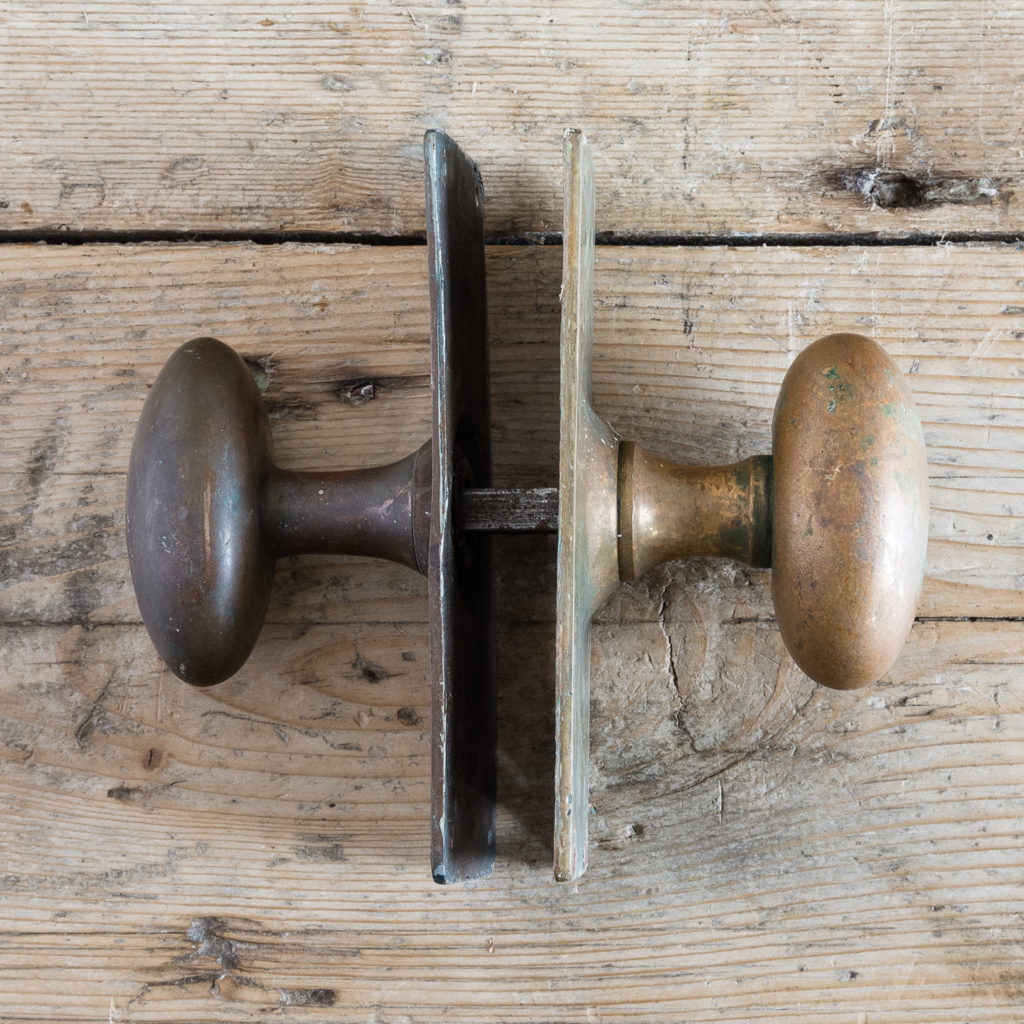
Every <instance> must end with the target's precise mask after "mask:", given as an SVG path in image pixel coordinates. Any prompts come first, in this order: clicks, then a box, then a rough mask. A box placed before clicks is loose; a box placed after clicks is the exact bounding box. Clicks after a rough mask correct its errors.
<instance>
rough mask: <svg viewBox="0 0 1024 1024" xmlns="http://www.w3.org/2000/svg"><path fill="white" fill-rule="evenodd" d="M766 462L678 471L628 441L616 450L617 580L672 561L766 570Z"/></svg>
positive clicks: (768, 489) (768, 485)
mask: <svg viewBox="0 0 1024 1024" xmlns="http://www.w3.org/2000/svg"><path fill="white" fill-rule="evenodd" d="M771 474H772V460H771V457H770V456H767V455H754V456H751V458H749V459H744V460H743V461H742V462H736V463H733V464H732V465H731V466H680V465H678V464H677V463H674V462H669V461H668V460H666V459H663V458H662V457H661V456H659V455H656V454H654V453H653V452H649V451H647V450H646V449H645V448H642V447H641V446H640V445H638V444H635V443H634V442H632V441H623V442H622V443H621V445H620V446H619V578H620V579H623V580H632V579H636V578H637V577H638V576H642V575H643V574H644V573H645V572H646V571H647V570H648V569H650V568H652V567H653V566H655V565H657V564H658V563H659V562H665V561H668V560H669V559H672V558H692V557H695V556H698V555H721V556H724V557H726V558H734V559H736V560H737V561H740V562H746V563H747V564H748V565H753V566H757V567H763V568H767V567H768V566H769V565H771V558H772V548H771V536H772V534H771V522H772V517H771Z"/></svg>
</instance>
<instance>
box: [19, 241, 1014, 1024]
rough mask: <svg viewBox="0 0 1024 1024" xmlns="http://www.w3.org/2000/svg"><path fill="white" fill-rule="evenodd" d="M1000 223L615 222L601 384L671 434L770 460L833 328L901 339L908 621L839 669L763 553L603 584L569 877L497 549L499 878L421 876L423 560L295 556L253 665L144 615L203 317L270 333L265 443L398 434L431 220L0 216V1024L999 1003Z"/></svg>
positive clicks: (414, 419)
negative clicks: (800, 650)
mask: <svg viewBox="0 0 1024 1024" xmlns="http://www.w3.org/2000/svg"><path fill="white" fill-rule="evenodd" d="M1021 258H1022V257H1021V254H1020V253H1018V252H1017V251H1016V249H1015V248H1014V247H1011V246H988V247H983V248H967V247H944V248H930V249H909V250H903V251H893V250H853V249H842V248H840V249H806V250H803V249H801V250H761V251H757V250H728V249H721V248H719V249H709V250H692V249H665V250H662V249H657V250H654V249H650V248H632V249H630V248H626V249H612V250H608V249H605V250H599V259H598V268H597V287H598V309H597V313H596V324H597V333H598V339H599V341H598V351H597V354H598V360H597V364H596V366H595V384H596V394H597V401H598V404H599V407H600V409H601V411H602V413H603V414H605V415H607V416H609V418H610V419H611V420H612V421H613V422H614V423H615V425H616V427H617V428H618V429H620V430H622V431H627V432H629V433H631V434H633V435H635V436H636V437H637V438H638V439H639V440H641V441H643V442H644V443H645V444H648V445H651V446H654V447H659V448H661V449H662V450H665V451H667V452H672V453H673V454H676V455H678V456H679V457H681V458H692V459H693V460H695V461H700V462H709V461H712V460H718V459H732V458H734V457H736V456H737V455H745V454H749V453H750V452H752V451H756V450H759V449H762V448H763V447H764V446H765V445H766V444H767V443H768V437H769V432H770V427H769V423H770V410H771V405H772V402H773V401H774V394H775V390H776V389H777V387H778V383H779V381H780V380H781V377H782V373H783V372H784V370H785V367H786V366H787V365H788V362H789V361H790V360H791V359H792V357H793V355H794V354H795V352H796V351H798V350H799V348H800V347H801V346H802V345H803V343H804V342H805V341H809V340H810V339H811V338H812V337H813V336H815V335H817V334H821V333H825V332H827V331H831V330H835V329H839V328H841V327H851V326H852V327H854V328H855V329H859V330H862V331H866V332H869V333H872V334H873V335H874V336H875V337H877V338H878V339H879V340H880V341H882V343H883V344H885V345H886V346H887V347H888V348H889V349H890V350H891V351H892V352H893V354H894V356H895V358H896V360H897V362H898V363H899V364H900V365H901V366H902V367H903V368H904V369H905V370H907V371H913V372H912V378H911V382H912V386H913V389H914V393H915V396H916V397H917V399H918V402H919V405H920V408H921V412H922V417H923V419H924V421H925V429H926V438H927V441H928V444H929V447H930V456H931V466H932V482H933V485H934V489H933V495H932V500H933V503H934V512H933V517H932V538H933V540H932V545H931V548H930V556H929V569H928V572H929V578H928V581H927V585H926V593H925V601H924V606H923V609H922V611H923V613H924V616H925V618H923V619H922V620H921V621H919V622H918V623H917V625H915V627H914V630H913V633H912V636H911V640H910V643H909V646H908V648H907V650H906V651H905V652H904V654H903V655H902V656H901V658H900V659H899V661H898V662H897V664H896V666H895V668H894V669H893V671H892V672H891V673H890V675H889V676H888V677H887V678H886V679H884V680H883V681H882V682H881V683H880V684H879V685H878V686H876V687H875V688H873V689H872V690H870V691H869V692H867V693H860V694H843V693H832V692H828V691H824V690H821V689H818V688H815V687H813V686H812V684H810V683H809V681H808V680H807V679H806V678H805V677H804V676H803V675H802V674H801V673H799V671H797V670H796V669H795V668H794V666H793V664H792V662H791V661H790V660H789V659H788V657H787V656H786V654H785V651H784V649H783V647H782V644H781V640H780V638H779V635H778V632H777V630H776V629H775V627H774V624H773V622H772V621H771V615H772V612H771V603H770V592H769V587H768V580H767V576H766V575H765V574H764V573H759V572H756V571H753V570H746V569H741V568H735V567H733V568H730V567H728V566H725V565H724V564H721V563H716V564H713V563H711V562H707V561H697V562H694V563H691V564H678V565H672V566H667V567H662V568H660V569H658V570H656V571H655V572H653V573H651V574H649V575H648V576H647V577H645V578H644V579H642V580H641V581H639V582H638V583H636V584H633V585H630V586H624V587H622V588H621V589H620V590H619V592H618V593H617V594H616V595H615V597H614V598H613V600H612V601H611V602H610V603H609V604H608V605H607V606H606V607H605V608H604V609H603V610H602V611H601V612H600V613H599V615H598V616H597V618H596V620H595V625H594V643H593V698H594V701H593V708H592V748H593V750H592V797H591V799H592V803H593V814H592V821H591V829H590V831H591V836H592V843H591V855H590V859H591V865H590V869H589V871H588V874H587V876H586V878H585V880H584V881H583V883H582V884H581V885H579V886H578V887H576V888H571V887H570V888H566V887H562V886H557V885H556V884H555V883H554V882H553V881H551V877H550V864H551V822H552V817H553V793H552V778H553V770H554V724H553V707H552V692H553V659H552V652H553V649H554V624H553V611H554V603H553V601H554V570H553V565H554V547H553V543H552V538H550V537H535V536H526V537H509V538H498V539H497V542H496V549H497V550H496V563H497V567H498V586H497V593H498V598H499V608H498V616H499V622H500V623H501V627H500V631H499V636H498V663H499V693H500V711H499V714H500V729H499V801H500V809H499V821H498V851H497V858H498V859H497V865H496V871H495V875H494V877H493V878H492V879H490V880H487V881H482V882H477V883H472V884H469V885H466V886H462V887H450V888H446V889H439V888H438V887H436V886H434V884H433V883H432V882H431V881H430V878H429V825H428V805H429V774H430V768H429V765H430V753H429V728H428V724H427V723H428V714H427V712H428V707H429V687H428V682H427V664H428V650H427V644H428V630H427V623H426V594H425V587H424V584H423V581H422V579H421V578H420V577H418V576H417V575H416V574H415V573H412V572H409V571H408V570H403V569H401V568H400V567H391V566H387V565H383V564H380V563H369V562H365V561H356V560H346V559H340V558H312V557H309V558H302V559H297V560H295V561H291V562H287V563H284V564H282V565H281V567H280V569H279V573H278V579H277V584H278V585H277V589H276V591H275V595H274V598H273V601H272V605H271V608H270V611H269V614H268V624H267V626H266V629H265V631H264V635H263V637H262V638H261V641H260V643H259V644H258V645H257V648H256V651H255V652H254V654H253V656H252V658H251V659H250V661H249V662H248V663H247V665H246V666H245V668H244V669H243V670H242V672H241V673H239V675H238V676H237V677H236V678H235V679H233V680H231V681H229V682H227V683H225V684H222V685H221V686H219V687H216V688H214V689H212V690H194V689H190V688H188V687H187V686H185V685H184V684H181V683H179V682H178V681H177V680H175V679H173V678H172V677H171V676H170V674H169V673H168V672H167V671H166V670H165V669H163V667H162V666H161V665H160V663H159V661H158V660H157V658H156V656H155V654H154V653H153V652H152V649H151V647H150V644H149V642H148V638H147V637H146V634H145V631H144V629H143V628H142V626H141V625H140V624H139V622H138V617H137V612H136V610H135V607H134V600H133V598H132V596H131V593H130V588H129V585H128V583H127V566H126V562H125V556H124V542H123V517H122V513H121V500H122V495H123V486H124V472H125V469H126V466H127V457H128V451H129V448H130V443H131V434H132V429H133V424H134V419H135V417H136V416H137V414H138V410H139V409H140V408H141V404H142V401H143V398H144V395H145V392H146V388H147V385H148V382H149V381H151V380H152V378H153V376H154V375H155V373H156V370H157V368H158V367H159V365H160V363H161V362H162V361H163V360H164V358H165V357H166V355H167V354H168V352H169V351H170V350H171V349H173V347H174V346H175V345H176V344H177V343H178V342H179V341H180V340H183V339H185V338H187V337H190V336H192V335H194V334H200V333H214V334H219V335H221V336H223V337H224V338H225V339H226V340H229V341H231V342H232V343H234V344H236V345H238V346H239V347H240V348H241V349H242V351H243V352H244V353H245V354H246V355H247V356H249V357H250V358H252V359H253V360H254V362H255V366H254V370H255V371H256V372H257V373H260V374H262V378H261V379H262V380H264V381H265V383H266V390H265V395H266V398H267V401H268V402H269V403H270V405H271V409H272V411H273V413H274V417H275V422H274V430H275V437H276V439H277V442H278V451H279V456H280V458H281V460H282V462H284V463H285V464H287V465H292V466H297V467H298V466H303V467H310V466H315V465H319V464H322V463H324V462H325V461H330V462H332V463H333V464H337V465H339V466H341V465H354V464H360V465H366V464H369V463H372V462H375V461H380V460H383V459H385V458H393V457H396V456H398V455H401V454H403V453H404V452H406V451H408V450H410V449H411V448H412V447H413V446H414V445H416V444H418V443H419V441H420V439H421V438H422V437H423V436H425V433H426V425H427V423H428V419H429V390H428V388H429V385H428V381H427V379H426V374H427V370H426V368H427V366H428V365H429V353H428V340H427V339H428V336H429V309H428V303H427V298H426V267H425V262H426V261H425V251H424V249H423V248H422V247H407V248H406V247H397V248H388V249H386V250H381V249H376V248H374V249H370V250H367V249H360V248H347V247H332V246H281V247H278V246H274V247H256V246H243V245H221V246H182V247H167V246H126V247H112V246H91V247H67V248H55V247H49V248H47V247H34V246H33V247H6V248H0V321H2V323H3V325H4V335H3V344H2V347H0V375H2V377H0V434H2V436H3V438H4V443H3V445H0V516H2V519H0V523H2V525H3V530H4V532H3V540H2V545H0V664H2V665H4V668H3V670H2V671H0V813H2V816H3V821H4V823H5V824H4V828H3V829H2V830H0V922H2V923H0V1016H6V1017H8V1018H11V1019H15V1020H36V1021H44V1020H52V1019H62V1020H80V1021H89V1022H92V1021H110V1020H115V1021H116V1020H124V1021H161V1020H180V1019H199V1020H211V1021H241V1020H251V1019H252V1014H253V1013H254V1012H256V1013H262V1014H271V1013H273V1014H277V1015H280V1016H281V1017H282V1019H296V1020H302V1019H307V1018H308V1019H317V1020H331V1021H339V1022H342V1021H362V1020H366V1019H375V1018H376V1019H378V1020H397V1019H401V1018H402V1017H405V1018H408V1019H411V1020H434V1019H440V1018H442V1017H444V1018H447V1019H455V1020H466V1021H470V1020H472V1021H480V1020H484V1021H486V1020H522V1021H535V1020H538V1019H542V1020H552V1021H555V1020H558V1021H563V1020H564V1021H577V1020H581V1019H585V1018H586V1019H593V1020H598V1021H600V1020H610V1021H627V1020H637V1021H641V1020H642V1021H652V1020H653V1021H677V1020H686V1019H712V1018H713V1019H721V1020H727V1021H729V1020H733V1021H737V1022H739V1021H749V1020H758V1021H766V1022H769V1024H771V1022H783V1021H785V1022H787V1024H794V1022H796V1024H799V1022H803V1021H806V1022H808V1024H809V1022H811V1021H814V1022H815V1024H818V1022H822V1021H825V1022H830V1024H831V1022H835V1024H840V1022H843V1021H849V1020H858V1019H864V1020H866V1021H870V1022H872V1024H873V1022H876V1021H883V1022H890V1024H897V1022H899V1024H906V1022H921V1024H925V1022H929V1024H931V1022H935V1021H939V1022H942V1021H946V1022H960V1021H963V1020H964V1019H970V1020H971V1021H979V1022H1002V1021H1006V1022H1009V1021H1016V1020H1017V1019H1018V1018H1019V1010H1020V1000H1021V996H1022V989H1021V982H1020V974H1019V964H1018V960H1019V948H1020V943H1021V942H1022V941H1024V929H1022V928H1021V924H1020V922H1021V920H1022V919H1024V897H1022V894H1021V887H1020V877H1021V870H1022V866H1024V865H1022V862H1021V854H1020V851H1021V849H1022V847H1024V843H1022V838H1024V837H1022V831H1024V830H1022V826H1021V822H1022V821H1024V798H1022V796H1021V794H1022V792H1024V785H1022V783H1024V778H1022V768H1021V764H1020V762H1021V757H1020V751H1021V749H1022V743H1024V686H1022V683H1021V680H1022V675H1021V664H1022V661H1024V626H1022V624H1021V623H1020V622H1019V621H1007V617H1008V616H1020V615H1022V614H1024V611H1022V604H1021V597H1020V593H1021V586H1020V579H1019V574H1020V571H1021V570H1020V568H1019V566H1020V549H1021V547H1022V546H1024V536H1022V527H1021V525H1020V523H1021V519H1020V516H1019V513H1018V506H1019V505H1020V502H1021V488H1022V486H1024V484H1022V481H1024V462H1022V459H1024V456H1022V454H1021V453H1022V452H1024V445H1022V444H1021V439H1020V434H1021V430H1022V428H1021V425H1020V424H1021V408H1020V406H1021V403H1022V401H1024V399H1022V397H1021V390H1020V373H1021V369H1020V368H1021V366H1022V365H1024V362H1022V361H1021V355H1022V353H1021V346H1022V345H1024V340H1022V339H1024V312H1021V303H1020V302H1019V300H1018V297H1017V296H1018V292H1019V290H1020V287H1019V285H1018V281H1019V280H1021V279H1022V278H1024V274H1021V271H1020V265H1021ZM488 261H489V263H488V271H489V285H490V287H489V302H490V310H491V325H492V331H491V334H492V339H493V345H492V360H491V362H492V371H493V381H492V397H493V400H494V403H493V404H494V409H495V429H494V443H495V462H496V467H497V468H496V479H498V480H499V481H501V482H505V483H509V484H515V485H524V486H525V485H534V484H539V483H543V482H545V481H549V480H550V479H552V477H553V474H554V466H555V463H556V459H557V452H556V450H555V449H556V445H557V408H556V404H557V330H558V302H557V300H558V276H559V271H560V253H559V252H558V250H557V249H553V248H509V247H497V248H493V249H491V250H490V251H489V254H488ZM261 359H262V360H263V362H262V363H260V362H259V360H261ZM268 360H269V361H268ZM915 364H916V366H915ZM371 396H372V397H371ZM989 534H991V537H989V536H988V535H989ZM961 616H967V617H981V618H980V621H946V619H948V618H949V617H961ZM935 617H938V618H939V621H935V620H934V618H935Z"/></svg>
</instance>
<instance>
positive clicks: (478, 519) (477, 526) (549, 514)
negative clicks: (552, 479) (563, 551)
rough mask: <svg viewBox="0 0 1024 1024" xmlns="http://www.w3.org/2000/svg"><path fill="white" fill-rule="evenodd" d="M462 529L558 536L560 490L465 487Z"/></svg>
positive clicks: (461, 505) (461, 497)
mask: <svg viewBox="0 0 1024 1024" xmlns="http://www.w3.org/2000/svg"><path fill="white" fill-rule="evenodd" d="M459 529H461V530H477V531H480V532H481V533H557V532H558V488H557V487H529V488H523V487H490V488H483V489H480V488H466V489H464V490H463V491H462V493H461V494H460V495H459Z"/></svg>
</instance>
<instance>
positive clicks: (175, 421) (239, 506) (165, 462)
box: [125, 338, 430, 686]
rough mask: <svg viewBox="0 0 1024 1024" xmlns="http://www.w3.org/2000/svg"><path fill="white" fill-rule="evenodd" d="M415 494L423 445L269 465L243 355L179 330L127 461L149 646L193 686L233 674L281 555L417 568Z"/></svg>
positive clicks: (426, 473) (425, 479) (421, 509)
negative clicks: (341, 468)
mask: <svg viewBox="0 0 1024 1024" xmlns="http://www.w3.org/2000/svg"><path fill="white" fill-rule="evenodd" d="M429 499H430V446H429V444H427V445H424V447H423V448H421V449H420V450H419V451H417V452H413V453H412V454H411V455H409V456H407V457H406V458H405V459H402V460H400V461H399V462H396V463H393V464H391V465H388V466H382V467H379V468H375V469H368V470H352V471H347V472H338V473H295V472H290V471H287V470H282V469H279V468H278V467H277V466H275V465H274V461H273V456H272V445H271V437H270V424H269V421H268V419H267V414H266V412H265V410H264V408H263V403H262V401H261V399H260V394H259V389H258V388H257V387H256V383H255V381H254V380H253V377H252V374H251V373H250V372H249V369H248V367H247V366H246V365H245V362H244V360H242V358H241V357H240V356H239V355H238V354H237V353H236V352H235V351H234V350H233V349H231V348H229V347H228V346H227V345H225V344H224V343H223V342H220V341H217V340H216V339H215V338H198V339H196V340H195V341H190V342H187V343H186V344H184V345H182V346H181V348H179V349H178V350H177V351H176V352H175V353H174V354H173V355H172V356H171V358H170V359H169V360H168V361H167V363H166V364H165V366H164V368H163V369H162V370H161V371H160V374H159V376H158V377H157V379H156V382H155V383H154V384H153V387H152V389H151V390H150V393H149V395H148V396H147V398H146V402H145V404H144V406H143V409H142V415H141V416H140V418H139V423H138V426H137V427H136V431H135V441H134V444H133V445H132V454H131V460H130V462H129V467H128V488H127V496H126V502H125V518H126V532H127V541H128V558H129V562H130V565H131V573H132V582H133V583H134V585H135V594H136V597H137V598H138V602H139V610H140V612H141V613H142V620H143V622H144V623H145V625H146V629H147V630H148V631H149V635H150V636H151V638H152V640H153V643H154V645H155V646H156V649H157V651H158V652H159V654H160V656H161V657H162V658H163V660H164V661H165V662H166V663H167V664H168V665H169V666H170V668H171V669H172V670H173V671H174V673H175V674H176V675H178V676H179V677H181V678H182V679H184V680H185V681H186V682H189V683H193V684H195V685H197V686H210V685H212V684H214V683H218V682H221V681H222V680H224V679H227V678H228V677H229V676H231V675H233V674H234V673H235V672H237V671H238V669H239V668H241V666H242V664H243V663H244V662H245V660H246V658H248V656H249V653H250V652H251V650H252V648H253V645H254V644H255V643H256V638H257V637H258V636H259V633H260V629H261V628H262V625H263V618H264V616H265V614H266V610H267V603H268V601H269V598H270V588H271V584H272V581H273V575H274V563H275V561H276V560H277V558H279V557H281V556H283V555H292V554H303V553H311V552H322V553H328V552H337V553H344V554H357V555H376V556H377V557H381V558H387V559H390V560H392V561H396V562H399V563H401V564H403V565H407V566H409V567H411V568H413V569H417V570H418V571H419V572H426V564H427V543H428V534H429V515H428V504H429Z"/></svg>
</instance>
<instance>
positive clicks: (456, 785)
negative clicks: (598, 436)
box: [424, 132, 497, 882]
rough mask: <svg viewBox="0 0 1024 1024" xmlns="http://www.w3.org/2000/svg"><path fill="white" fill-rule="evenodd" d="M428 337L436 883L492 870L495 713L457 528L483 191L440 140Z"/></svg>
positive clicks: (483, 434)
mask: <svg viewBox="0 0 1024 1024" xmlns="http://www.w3.org/2000/svg"><path fill="white" fill-rule="evenodd" d="M424 158H425V162H426V186H427V188H426V190H427V246H428V255H429V261H430V262H429V266H430V307H431V322H432V329H433V345H432V360H433V374H432V386H433V389H434V425H433V445H434V477H433V492H432V498H431V521H430V557H429V572H428V578H429V593H430V638H431V643H430V667H431V677H432V684H433V755H432V756H433V766H432V767H433V784H432V792H431V858H432V863H433V873H434V880H435V881H437V882H455V881H459V880H461V879H466V878H478V877H481V876H483V875H489V874H490V873H491V871H492V869H493V865H494V824H495V790H496V776H497V768H496V763H495V758H496V734H497V707H496V703H497V701H496V695H495V664H494V622H493V618H494V612H493V599H492V594H491V547H490V537H489V536H488V535H487V534H486V533H468V532H464V531H460V530H459V529H458V522H457V519H458V516H457V505H456V502H457V500H458V493H459V491H460V489H461V488H463V487H476V488H486V487H487V486H488V485H489V484H490V482H491V460H490V407H489V382H488V374H487V296H486V289H485V286H484V276H485V270H484V231H483V200H484V196H483V185H482V183H481V181H480V175H479V173H478V172H477V168H476V165H475V164H474V163H473V162H472V161H471V160H470V159H469V158H468V157H467V156H466V155H465V153H463V152H462V150H460V149H459V147H458V146H456V145H455V143H454V142H452V140H451V139H449V138H448V137H447V136H445V135H443V134H442V133H440V132H428V133H427V135H426V138H425V140H424Z"/></svg>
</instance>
